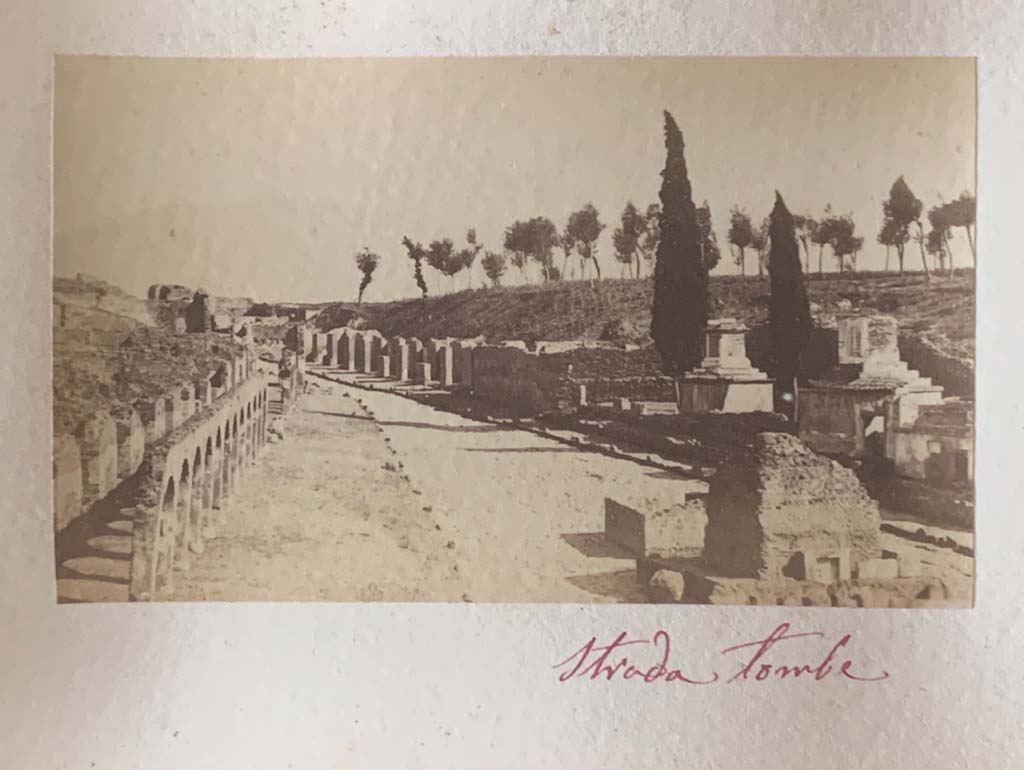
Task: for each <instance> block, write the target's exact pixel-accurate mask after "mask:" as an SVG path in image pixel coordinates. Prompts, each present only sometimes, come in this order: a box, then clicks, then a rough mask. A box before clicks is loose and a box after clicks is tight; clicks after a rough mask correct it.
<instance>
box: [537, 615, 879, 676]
mask: <svg viewBox="0 0 1024 770" xmlns="http://www.w3.org/2000/svg"><path fill="white" fill-rule="evenodd" d="M789 630H790V625H789V623H781V624H780V625H778V626H777V627H776V628H775V630H774V631H772V632H771V633H770V634H768V636H766V637H765V638H764V639H758V640H757V641H753V642H743V643H742V644H734V645H733V646H732V647H726V648H725V649H724V650H722V651H721V655H723V656H726V657H728V658H729V660H730V662H729V666H730V668H729V670H728V671H727V673H726V674H719V673H718V671H708V672H699V671H698V672H695V671H690V670H686V669H684V668H677V667H676V666H675V664H674V663H673V662H672V659H671V658H672V642H671V639H670V638H669V635H668V632H667V631H657V632H655V634H654V636H652V637H651V638H650V639H629V638H628V634H627V633H626V632H625V631H623V632H622V633H620V634H619V635H618V636H617V637H615V639H614V640H613V641H611V642H610V643H608V644H598V642H597V637H591V639H590V640H589V641H588V642H587V643H586V644H584V645H583V646H582V647H580V648H579V649H578V650H576V652H574V653H573V654H572V655H570V656H569V657H568V658H566V659H565V660H563V661H562V662H561V663H556V664H555V665H554V666H553V668H555V669H557V670H559V671H560V673H559V674H558V681H559V682H568V681H569V680H570V679H590V680H594V679H597V680H602V681H612V680H614V679H630V680H635V681H639V682H644V683H646V684H651V683H654V682H680V683H682V684H695V685H708V684H715V683H716V682H723V683H729V682H743V681H753V682H763V681H765V680H768V679H787V678H794V679H795V678H801V677H802V678H805V679H809V680H810V679H813V680H815V681H819V682H820V681H821V680H823V679H828V678H830V677H839V678H844V679H850V680H853V681H855V682H879V681H881V680H883V679H888V678H889V673H888V672H887V671H881V672H877V671H876V672H866V671H865V670H864V667H863V666H861V665H860V664H858V663H857V662H856V661H855V659H854V657H853V653H852V652H851V650H850V649H849V645H850V639H851V637H850V635H849V634H846V635H844V636H842V637H840V638H839V639H838V640H837V641H835V642H834V643H832V644H831V645H829V644H828V642H827V641H825V642H824V643H822V644H818V645H816V646H815V647H814V649H813V650H811V651H810V652H809V651H808V645H807V643H804V644H799V645H794V644H793V643H792V640H794V639H822V640H824V639H825V634H824V633H822V632H821V631H806V632H803V633H792V634H791V633H790V632H789ZM787 642H788V643H789V644H787ZM826 645H827V646H826ZM783 656H785V657H783ZM780 660H781V661H784V662H780Z"/></svg>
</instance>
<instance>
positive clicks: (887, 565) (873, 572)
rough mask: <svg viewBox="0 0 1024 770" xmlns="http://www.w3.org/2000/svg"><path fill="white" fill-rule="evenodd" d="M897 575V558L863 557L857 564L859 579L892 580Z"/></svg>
mask: <svg viewBox="0 0 1024 770" xmlns="http://www.w3.org/2000/svg"><path fill="white" fill-rule="evenodd" d="M899 576H900V572H899V560H898V559H864V560H863V561H861V562H859V563H858V564H857V578H858V579H859V580H892V579H895V578H898V577H899Z"/></svg>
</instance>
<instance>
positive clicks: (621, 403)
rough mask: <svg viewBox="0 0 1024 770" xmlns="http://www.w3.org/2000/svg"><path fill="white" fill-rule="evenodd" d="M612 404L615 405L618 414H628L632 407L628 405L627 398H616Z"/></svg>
mask: <svg viewBox="0 0 1024 770" xmlns="http://www.w3.org/2000/svg"><path fill="white" fill-rule="evenodd" d="M612 403H613V404H614V405H615V409H616V410H617V411H620V412H628V411H629V410H630V409H632V405H631V404H630V403H629V399H628V398H621V397H620V398H616V399H614V400H613V401H612Z"/></svg>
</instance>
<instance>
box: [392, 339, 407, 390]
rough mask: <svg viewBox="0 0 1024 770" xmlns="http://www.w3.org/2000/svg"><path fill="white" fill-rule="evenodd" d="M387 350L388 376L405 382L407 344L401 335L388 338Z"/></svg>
mask: <svg viewBox="0 0 1024 770" xmlns="http://www.w3.org/2000/svg"><path fill="white" fill-rule="evenodd" d="M387 351H388V360H389V362H390V376H391V377H394V378H395V379H396V380H398V381H399V382H406V381H407V380H408V379H409V344H408V343H407V342H406V341H405V340H404V339H402V338H401V337H392V338H391V339H389V340H388V346H387Z"/></svg>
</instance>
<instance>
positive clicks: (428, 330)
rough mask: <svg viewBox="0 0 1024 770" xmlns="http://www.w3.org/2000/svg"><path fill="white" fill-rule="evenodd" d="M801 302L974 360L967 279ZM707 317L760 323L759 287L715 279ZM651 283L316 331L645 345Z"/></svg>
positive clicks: (483, 295)
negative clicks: (877, 320) (883, 318)
mask: <svg viewBox="0 0 1024 770" xmlns="http://www.w3.org/2000/svg"><path fill="white" fill-rule="evenodd" d="M808 293H809V297H810V301H811V304H812V308H811V309H812V312H813V313H814V315H815V318H816V321H817V323H819V324H820V325H829V324H831V323H832V321H833V320H834V317H835V314H836V313H839V312H848V311H853V312H863V313H887V314H891V315H894V316H895V317H896V318H897V319H898V320H899V323H900V330H901V332H904V333H907V334H910V335H912V336H916V337H918V338H920V339H922V340H923V341H925V342H927V343H929V344H930V345H931V346H933V347H934V348H935V349H937V350H938V351H940V352H941V353H942V354H943V355H945V356H949V357H950V358H955V359H958V360H960V361H962V362H964V363H969V364H970V366H971V368H973V359H974V306H975V302H974V271H973V270H964V271H958V272H957V273H956V275H955V276H954V277H953V278H952V279H950V278H948V277H933V278H932V280H931V281H930V282H928V281H926V280H925V278H924V276H923V275H922V274H920V273H911V274H907V275H903V276H900V275H896V274H893V273H847V274H843V275H840V274H835V273H832V274H825V275H823V276H817V275H812V276H810V277H809V280H808ZM711 297H712V314H713V315H714V316H716V317H734V318H740V319H743V320H744V321H746V322H747V323H748V324H757V323H761V322H764V321H766V320H767V312H768V297H769V285H768V280H767V278H765V279H759V278H757V277H741V276H714V277H712V279H711ZM651 299H652V283H651V281H650V279H609V280H604V281H596V282H594V283H590V282H587V281H565V282H555V283H551V284H547V285H542V286H537V285H533V286H517V287H510V288H499V289H477V290H472V291H462V292H458V293H455V294H447V295H443V296H440V297H430V298H428V299H427V300H426V301H424V300H419V299H413V300H403V301H400V302H387V303H373V304H364V305H362V306H361V307H358V308H357V307H356V306H355V305H353V304H352V303H337V304H334V305H330V306H328V307H327V308H325V309H324V311H323V312H322V313H320V315H319V316H318V317H317V318H316V320H315V323H316V325H317V327H318V328H320V329H324V330H327V329H332V328H334V327H336V326H344V325H346V324H348V323H350V322H352V323H353V324H354V325H355V324H358V325H365V326H368V327H373V328H375V329H379V330H380V331H381V332H382V333H384V334H385V335H388V336H390V335H393V334H394V335H401V336H410V337H477V336H482V337H485V338H486V339H488V340H491V341H496V340H502V339H523V340H564V339H605V340H612V341H618V342H632V343H637V344H647V343H649V342H650V337H649V335H648V329H649V328H650V323H651V312H650V308H651Z"/></svg>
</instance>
